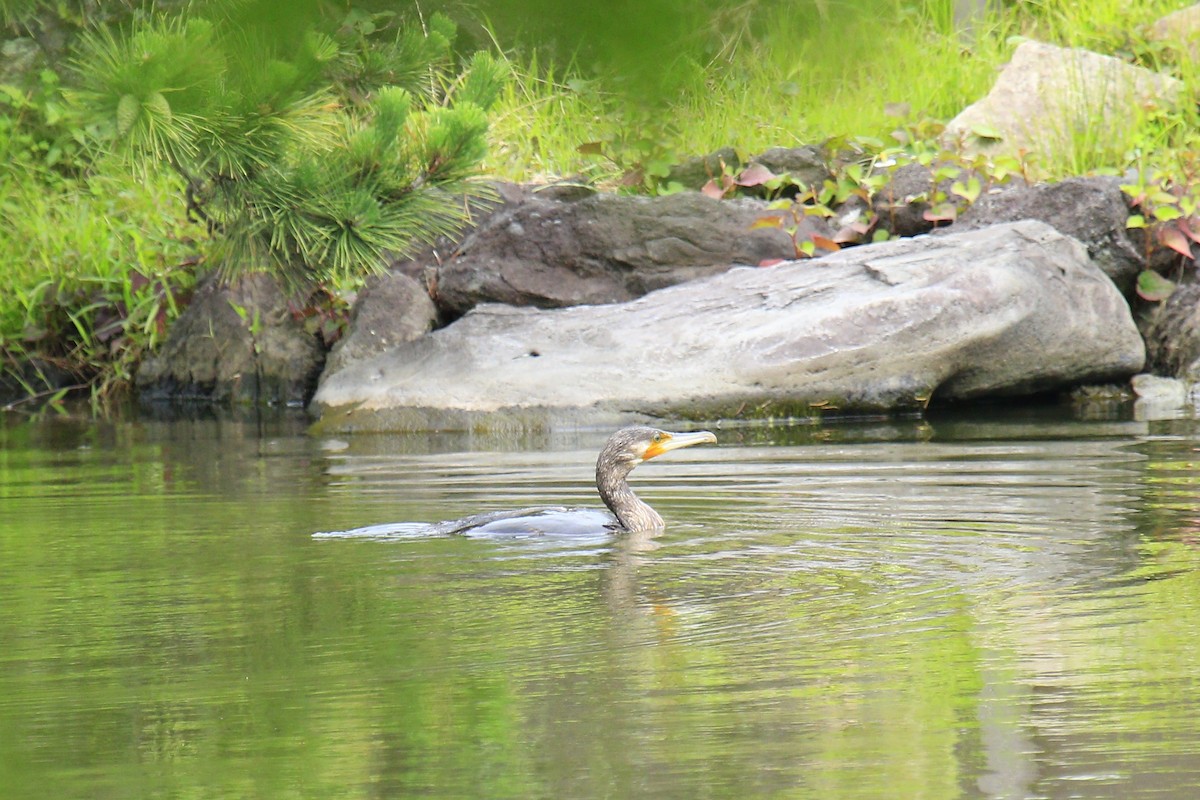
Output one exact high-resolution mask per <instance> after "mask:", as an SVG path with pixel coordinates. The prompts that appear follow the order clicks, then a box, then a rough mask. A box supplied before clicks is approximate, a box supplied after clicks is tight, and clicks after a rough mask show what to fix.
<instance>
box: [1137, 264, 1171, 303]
mask: <svg viewBox="0 0 1200 800" xmlns="http://www.w3.org/2000/svg"><path fill="white" fill-rule="evenodd" d="M1174 291H1175V284H1174V283H1172V282H1171V281H1169V280H1167V279H1166V278H1164V277H1163V276H1162V275H1159V274H1158V273H1157V272H1155V271H1154V270H1152V269H1147V270H1142V272H1141V273H1139V274H1138V278H1137V293H1138V296H1139V297H1141V298H1142V299H1143V300H1149V301H1150V302H1152V303H1153V302H1158V301H1159V300H1166V299H1167V298H1168V297H1170V296H1171V294H1172V293H1173V292H1174Z"/></svg>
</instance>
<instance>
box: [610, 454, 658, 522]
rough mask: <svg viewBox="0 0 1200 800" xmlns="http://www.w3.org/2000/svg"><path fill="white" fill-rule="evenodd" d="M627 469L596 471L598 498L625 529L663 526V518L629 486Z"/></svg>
mask: <svg viewBox="0 0 1200 800" xmlns="http://www.w3.org/2000/svg"><path fill="white" fill-rule="evenodd" d="M628 475H629V471H628V470H625V471H623V472H622V471H605V470H599V469H598V470H597V471H596V488H597V489H599V490H600V498H601V499H602V500H603V501H604V505H606V506H608V510H609V511H611V512H612V513H613V514H614V515H615V516H616V518H617V521H619V522H620V523H621V524H622V525H623V526H625V529H626V530H630V531H648V530H655V529H657V528H661V527H663V525H664V523H663V518H662V517H660V516H659V515H658V512H657V511H655V510H654V509H653V508H651V507H650V506H648V505H646V504H645V503H643V502H642V501H641V499H640V498H639V497H638V496H637V495H636V494H634V493H633V489H631V488H629V482H628V481H627V480H626V477H627V476H628Z"/></svg>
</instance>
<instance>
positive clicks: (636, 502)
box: [430, 426, 717, 534]
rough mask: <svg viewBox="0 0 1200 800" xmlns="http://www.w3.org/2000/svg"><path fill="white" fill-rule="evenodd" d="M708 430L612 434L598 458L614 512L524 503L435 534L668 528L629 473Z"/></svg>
mask: <svg viewBox="0 0 1200 800" xmlns="http://www.w3.org/2000/svg"><path fill="white" fill-rule="evenodd" d="M716 441H717V437H716V436H714V435H713V434H712V433H710V432H708V431H699V432H696V433H670V432H668V431H660V430H658V429H657V428H648V427H644V426H632V427H628V428H622V429H621V430H619V431H617V432H616V433H614V434H613V435H612V436H610V437H609V439H608V441H607V442H606V443H605V445H604V448H603V449H602V450H601V451H600V457H599V458H597V459H596V489H597V490H598V491H599V492H600V498H601V499H602V500H603V501H604V505H606V506H608V510H609V511H610V512H611V514H609V513H605V512H603V511H600V510H598V509H596V510H593V509H571V508H522V509H517V510H513V511H496V512H491V513H485V514H476V515H475V516H471V517H464V518H463V519H456V520H450V521H449V522H441V523H436V524H434V525H432V526H430V533H433V534H517V533H586V532H591V533H595V532H597V531H600V530H604V529H608V530H616V531H649V530H657V529H659V528H662V527H663V525H664V523H663V518H662V517H661V516H659V514H658V512H657V511H655V510H654V509H653V508H651V507H650V506H648V505H647V504H646V503H645V502H643V501H642V500H641V499H640V498H639V497H638V496H637V495H636V494H634V492H633V489H631V488H630V487H629V482H628V478H629V473H630V472H632V471H633V469H634V468H635V467H636V466H638V465H639V464H641V463H643V462H645V461H649V460H650V459H652V458H654V457H656V456H660V455H662V454H663V453H668V452H670V451H671V450H678V449H680V448H682V447H691V446H692V445H695V444H701V443H704V442H709V443H715V442H716Z"/></svg>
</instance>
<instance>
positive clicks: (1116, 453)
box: [0, 412, 1200, 800]
mask: <svg viewBox="0 0 1200 800" xmlns="http://www.w3.org/2000/svg"><path fill="white" fill-rule="evenodd" d="M604 436H605V432H604V431H598V430H597V431H581V432H566V433H560V434H553V435H541V436H539V435H530V436H526V437H515V438H505V437H492V438H489V437H487V436H480V435H475V436H470V435H457V436H454V435H446V436H440V437H438V436H425V437H415V436H413V437H402V436H393V437H366V436H360V437H353V438H346V439H344V440H338V439H319V438H311V437H308V436H306V435H305V433H304V425H303V420H302V419H296V418H282V419H275V420H271V421H267V422H257V423H255V422H244V421H242V422H239V421H236V420H228V419H226V420H219V421H206V422H175V423H161V422H154V421H142V422H122V423H95V424H93V423H88V422H84V421H80V420H73V419H47V420H43V421H40V422H36V423H28V422H22V421H21V420H17V419H12V418H10V419H8V420H7V421H6V422H5V423H3V425H2V426H0V446H2V449H0V797H3V798H10V797H11V798H32V797H54V798H106V797H114V798H115V797H122V798H125V797H139V798H184V797H206V798H207V797H238V798H243V797H263V798H289V797H291V798H306V797H313V798H343V797H345V798H360V797H362V798H367V797H370V798H374V797H429V798H641V797H646V798H649V797H653V798H724V797H734V798H745V797H755V798H760V797H761V798H823V799H825V800H829V799H833V800H836V799H837V798H855V799H857V798H889V799H891V798H955V797H967V798H973V797H980V798H1027V797H1028V798H1043V797H1045V798H1077V797H1078V798H1144V797H1164V798H1190V797H1195V796H1197V792H1198V791H1200V750H1198V748H1197V746H1196V745H1197V742H1200V691H1198V689H1200V686H1198V684H1200V678H1198V677H1197V675H1198V674H1200V673H1198V672H1197V668H1196V665H1197V664H1200V510H1198V508H1197V502H1196V492H1197V490H1198V489H1200V466H1198V463H1200V424H1197V423H1196V422H1193V421H1188V420H1176V421H1169V422H1157V423H1141V422H1130V421H1121V420H1114V421H1105V422H1085V421H1077V420H1073V419H1070V418H1068V417H1067V416H1066V415H1064V414H1063V413H1060V412H1047V413H1042V414H1029V413H1020V412H1009V413H1006V414H997V413H995V412H992V413H990V415H989V417H988V418H978V419H972V418H966V417H957V418H947V417H942V418H937V417H935V418H934V419H933V420H932V421H929V422H922V421H898V422H889V423H862V424H852V423H842V424H827V425H824V426H811V425H810V426H796V427H792V428H766V427H729V426H726V427H725V428H724V429H720V430H718V436H719V437H720V440H721V443H720V445H719V446H716V447H713V446H705V447H699V448H692V449H689V450H684V451H679V452H675V453H671V454H669V455H668V456H665V457H664V458H662V459H660V460H658V461H655V462H653V463H651V464H648V465H646V466H643V467H642V468H641V469H639V470H638V472H637V473H635V475H634V483H635V485H636V486H637V488H638V489H639V491H640V492H641V493H642V495H643V497H645V498H646V499H648V500H649V501H650V502H651V503H652V504H653V505H654V506H655V507H656V508H657V509H658V510H659V511H660V513H662V514H663V516H664V517H665V518H666V519H667V520H668V523H669V525H670V527H669V528H668V530H667V531H666V532H665V533H663V534H662V535H660V536H658V537H646V536H624V537H612V536H606V535H603V534H596V535H592V536H583V537H553V536H550V537H498V538H464V537H457V538H436V537H435V538H429V537H412V538H406V539H402V540H397V541H372V540H369V539H365V538H363V539H345V538H341V539H332V540H322V539H314V538H313V536H312V534H313V533H315V532H319V531H345V530H349V529H352V528H356V527H361V526H366V525H374V524H380V523H391V522H397V521H433V520H439V519H449V518H453V517H458V516H463V515H465V514H468V513H472V512H475V511H479V510H483V509H489V508H504V507H510V506H519V505H526V504H542V503H548V504H556V505H596V504H598V501H597V500H596V499H594V493H593V489H592V488H591V486H590V479H591V470H592V463H593V461H594V457H595V453H596V452H597V450H598V449H599V446H600V444H601V443H602V441H603V439H604Z"/></svg>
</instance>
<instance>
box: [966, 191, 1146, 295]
mask: <svg viewBox="0 0 1200 800" xmlns="http://www.w3.org/2000/svg"><path fill="white" fill-rule="evenodd" d="M1120 184H1121V182H1120V180H1118V179H1117V178H1068V179H1067V180H1065V181H1061V182H1059V183H1039V184H1035V185H1033V186H1029V185H1026V184H1024V183H1012V184H1008V185H1007V186H1004V187H1002V188H1000V189H998V190H996V191H993V192H987V193H984V194H982V195H980V197H979V199H978V200H977V201H975V203H974V204H973V205H971V207H970V208H968V209H967V210H966V211H964V212H963V214H962V215H961V216H960V217H959V218H958V221H957V222H955V223H954V224H953V225H951V226H950V227H949V228H946V229H945V230H947V231H950V232H955V233H957V232H959V231H964V230H975V229H977V228H984V227H987V226H989V225H995V224H997V223H1000V222H1016V221H1017V220H1022V219H1036V220H1040V221H1042V222H1045V223H1047V224H1048V225H1051V226H1052V227H1053V228H1054V229H1055V230H1057V231H1058V232H1059V233H1065V234H1067V235H1068V236H1072V237H1074V238H1076V239H1078V240H1079V241H1080V242H1082V243H1083V245H1084V247H1086V248H1087V251H1088V255H1089V256H1091V259H1092V260H1093V261H1095V262H1096V266H1098V267H1100V269H1101V270H1102V271H1103V272H1104V274H1105V275H1107V276H1108V277H1109V278H1110V279H1111V280H1112V282H1113V283H1115V284H1116V285H1117V288H1119V289H1120V290H1121V291H1122V292H1124V293H1125V294H1126V295H1129V294H1131V293H1132V291H1133V284H1134V282H1135V281H1136V280H1137V275H1138V273H1139V272H1141V271H1142V270H1143V269H1145V266H1146V260H1145V259H1144V258H1143V257H1142V254H1141V252H1140V251H1139V250H1138V248H1137V246H1136V245H1135V244H1134V242H1133V240H1132V239H1131V238H1130V236H1129V229H1128V228H1127V227H1126V225H1125V223H1126V221H1127V220H1128V219H1129V213H1130V212H1129V205H1128V203H1127V202H1126V199H1125V194H1124V192H1122V191H1121V187H1120Z"/></svg>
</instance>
